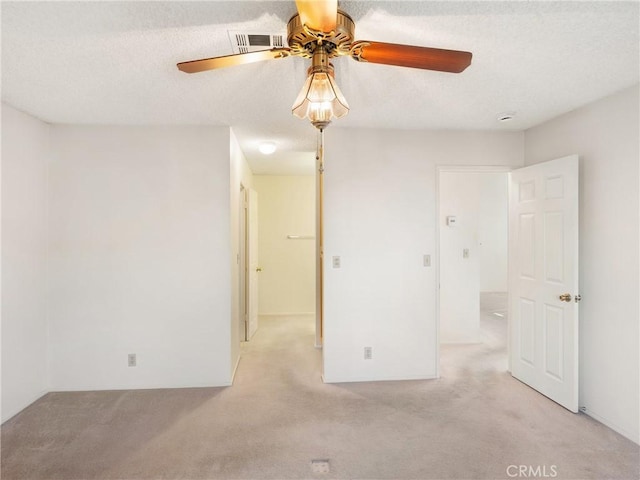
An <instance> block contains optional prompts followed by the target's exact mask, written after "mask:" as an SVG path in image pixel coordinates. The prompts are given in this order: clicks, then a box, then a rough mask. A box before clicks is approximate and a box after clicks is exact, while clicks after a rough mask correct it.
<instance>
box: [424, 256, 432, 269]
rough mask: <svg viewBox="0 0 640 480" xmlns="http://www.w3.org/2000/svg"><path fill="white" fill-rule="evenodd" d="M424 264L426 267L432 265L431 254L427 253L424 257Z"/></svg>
mask: <svg viewBox="0 0 640 480" xmlns="http://www.w3.org/2000/svg"><path fill="white" fill-rule="evenodd" d="M422 265H423V266H425V267H430V266H431V255H425V256H424V257H422Z"/></svg>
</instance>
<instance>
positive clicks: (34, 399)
mask: <svg viewBox="0 0 640 480" xmlns="http://www.w3.org/2000/svg"><path fill="white" fill-rule="evenodd" d="M49 392H50V390H42V391H41V392H40V393H38V394H36V395H34V396H33V397H31V398H32V400H31V401H29V402H28V403H27V404H26V405H25V406H24V407H20V408H18V409H17V410H15V411H10V413H9V414H8V415H7V416H6V417H5V414H6V413H7V412H5V411H4V408H3V409H2V424H3V425H4V423H5V422H8V421H9V420H11V419H12V418H13V417H15V416H16V415H18V414H19V413H20V412H22V411H23V410H24V409H26V408H29V407H30V406H31V405H33V404H34V403H35V402H37V401H38V400H40V399H41V398H42V397H44V396H45V395H46V394H47V393H49Z"/></svg>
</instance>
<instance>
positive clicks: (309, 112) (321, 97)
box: [292, 71, 349, 128]
mask: <svg viewBox="0 0 640 480" xmlns="http://www.w3.org/2000/svg"><path fill="white" fill-rule="evenodd" d="M292 113H293V114H294V115H295V116H296V117H298V118H302V119H304V118H308V119H309V120H310V121H311V123H312V124H313V125H315V126H316V127H318V128H324V127H326V126H327V125H328V124H329V123H330V122H331V119H332V118H334V117H335V118H340V117H344V116H345V115H346V114H347V113H349V104H348V103H347V100H346V99H345V98H344V95H342V92H341V91H340V89H339V88H338V85H337V84H336V82H335V80H334V78H333V75H331V74H330V72H328V71H324V72H315V73H311V74H310V75H309V76H308V77H307V80H306V82H305V83H304V86H303V87H302V90H300V93H299V94H298V98H296V101H295V102H294V104H293V107H292Z"/></svg>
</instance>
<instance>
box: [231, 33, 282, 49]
mask: <svg viewBox="0 0 640 480" xmlns="http://www.w3.org/2000/svg"><path fill="white" fill-rule="evenodd" d="M229 39H230V40H231V46H232V48H233V53H248V52H257V51H259V50H269V49H271V48H283V47H286V45H285V43H286V42H285V36H284V35H283V34H282V33H264V32H237V31H229Z"/></svg>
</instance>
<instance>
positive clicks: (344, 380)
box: [322, 374, 438, 383]
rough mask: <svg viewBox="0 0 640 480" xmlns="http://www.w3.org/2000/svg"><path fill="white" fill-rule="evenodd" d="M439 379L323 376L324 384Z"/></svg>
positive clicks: (422, 376) (433, 376)
mask: <svg viewBox="0 0 640 480" xmlns="http://www.w3.org/2000/svg"><path fill="white" fill-rule="evenodd" d="M436 378H438V377H437V376H436V375H409V376H406V377H393V376H391V377H356V378H353V377H344V378H341V377H335V378H327V377H326V376H325V375H324V374H323V375H322V381H323V383H354V382H394V381H395V382H402V381H410V380H434V379H436Z"/></svg>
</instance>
